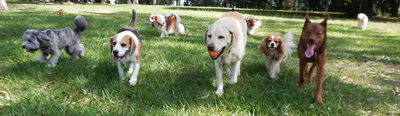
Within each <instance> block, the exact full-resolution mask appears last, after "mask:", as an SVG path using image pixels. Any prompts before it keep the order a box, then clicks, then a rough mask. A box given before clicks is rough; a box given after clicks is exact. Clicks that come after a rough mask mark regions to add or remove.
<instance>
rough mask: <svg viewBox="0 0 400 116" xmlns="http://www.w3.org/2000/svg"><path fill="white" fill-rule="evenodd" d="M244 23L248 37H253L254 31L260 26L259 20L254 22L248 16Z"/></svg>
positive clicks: (252, 18)
mask: <svg viewBox="0 0 400 116" xmlns="http://www.w3.org/2000/svg"><path fill="white" fill-rule="evenodd" d="M246 22H247V32H248V33H249V34H250V35H253V34H254V31H255V30H256V29H258V28H259V27H260V26H261V24H262V22H261V19H260V20H258V21H256V19H255V18H254V17H252V16H248V17H247V19H246Z"/></svg>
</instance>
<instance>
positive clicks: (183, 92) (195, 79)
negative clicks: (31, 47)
mask: <svg viewBox="0 0 400 116" xmlns="http://www.w3.org/2000/svg"><path fill="white" fill-rule="evenodd" d="M8 5H9V8H10V10H9V11H5V12H0V59H1V61H0V91H6V92H7V93H8V94H10V98H11V99H10V100H7V99H6V95H5V94H4V93H0V115H143V114H144V115H400V93H399V90H398V89H397V90H396V88H400V66H399V64H400V57H399V54H400V50H399V49H398V48H399V43H400V23H399V22H398V20H397V21H396V20H374V19H372V20H371V21H370V22H369V23H368V27H367V29H366V30H364V31H362V30H359V29H356V25H357V22H356V19H355V18H356V16H354V18H353V19H344V18H338V17H331V18H330V19H329V20H328V33H327V35H328V38H329V41H328V57H327V64H326V65H325V80H324V84H323V87H322V89H323V92H322V98H323V101H324V104H323V105H319V104H316V103H314V102H313V96H314V91H315V83H314V84H312V85H307V84H306V85H305V88H304V90H303V91H297V90H296V87H297V82H298V78H299V69H298V64H299V63H298V60H299V59H298V57H297V54H296V53H293V54H292V56H291V57H289V58H286V59H284V60H283V62H282V64H281V74H280V75H279V78H278V79H275V80H274V79H271V78H269V76H268V74H267V71H266V69H265V65H264V60H263V59H264V58H263V56H262V54H261V53H260V51H258V49H257V46H258V45H259V43H260V41H261V39H262V38H263V37H264V36H266V35H268V34H281V35H283V34H282V33H281V32H282V31H284V32H287V31H288V30H292V31H293V33H294V34H295V39H294V40H295V43H298V41H299V39H298V38H299V37H300V33H301V29H302V26H303V24H304V20H305V16H304V15H303V14H301V12H299V14H296V13H292V14H288V13H284V12H279V11H276V12H273V11H267V10H250V9H236V10H238V11H239V12H241V13H242V14H243V16H245V17H247V16H254V17H255V18H256V19H262V23H263V24H262V26H261V28H260V29H258V30H256V32H255V34H254V35H249V36H248V39H247V40H248V41H247V46H246V55H245V58H244V59H243V62H242V67H241V75H240V76H239V78H238V83H237V84H236V85H229V84H228V83H227V82H226V79H227V77H224V85H225V86H224V94H223V96H222V97H217V96H216V94H215V91H216V88H215V86H216V77H215V68H214V62H213V61H212V60H211V58H210V57H209V55H208V54H207V50H206V46H205V45H204V44H203V35H204V32H205V30H206V29H207V27H208V26H209V25H211V24H212V23H213V22H214V21H216V20H217V18H218V17H219V16H221V15H222V14H224V13H225V12H226V11H230V10H231V9H230V8H212V7H204V8H201V7H168V6H145V5H34V4H8ZM132 6H134V7H135V9H136V11H137V13H138V20H137V24H136V27H135V28H136V29H137V30H138V31H139V33H140V36H141V39H142V42H143V47H142V52H141V53H142V55H141V68H140V71H139V77H138V83H137V85H135V86H130V85H129V84H128V82H127V81H124V82H122V81H120V80H119V77H118V72H117V66H116V63H114V62H113V61H112V56H109V55H108V52H109V47H108V41H109V39H110V37H111V36H113V35H114V34H116V32H117V31H118V30H119V29H120V28H121V27H123V26H126V25H128V24H129V22H130V20H131V17H132V15H131V7H132ZM60 9H63V13H64V14H63V15H60V16H53V12H55V11H57V10H60ZM151 13H154V14H155V13H157V14H159V13H161V14H167V13H177V14H178V15H180V17H181V18H182V23H183V25H184V26H185V29H186V34H185V35H179V36H175V35H173V34H172V35H170V37H169V38H162V39H160V38H159V37H160V33H159V32H158V31H157V30H156V29H154V28H152V27H151V26H150V25H149V24H148V18H149V16H150V14H151ZM332 14H338V13H332ZM76 15H82V16H83V17H85V19H86V20H87V21H88V25H89V27H88V29H87V31H86V32H85V33H83V34H82V36H81V42H82V43H83V44H84V45H85V52H86V53H85V57H84V58H82V59H79V60H77V61H75V62H73V61H72V58H71V57H70V56H68V55H67V54H66V53H65V51H63V52H62V53H61V56H60V58H59V60H58V63H57V66H56V67H54V68H48V67H46V66H45V65H44V64H40V63H37V62H36V58H37V57H38V56H39V53H40V51H37V52H35V53H33V54H31V53H27V52H25V50H24V49H22V47H21V43H22V41H23V39H22V35H23V33H24V31H25V30H27V29H37V30H45V29H60V28H65V27H69V28H73V27H75V25H74V21H73V20H74V18H75V16H76ZM310 18H311V22H316V23H319V22H321V21H322V20H323V19H324V18H325V17H323V16H316V15H315V14H314V15H312V16H311V17H310ZM296 49H297V48H296ZM294 51H295V52H296V50H294ZM313 79H314V81H313V82H315V77H314V78H313Z"/></svg>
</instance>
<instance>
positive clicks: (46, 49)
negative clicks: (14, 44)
mask: <svg viewBox="0 0 400 116" xmlns="http://www.w3.org/2000/svg"><path fill="white" fill-rule="evenodd" d="M75 25H76V27H75V28H74V29H71V28H64V29H58V30H53V29H47V30H44V31H38V30H33V29H28V30H26V31H25V33H24V35H23V38H24V42H23V43H22V48H24V49H26V52H30V53H34V52H35V51H37V50H40V51H42V53H41V54H40V56H39V57H38V58H37V59H36V61H37V62H40V63H46V66H48V67H54V66H56V64H57V61H58V57H60V53H61V50H62V49H64V48H65V52H67V53H68V54H69V55H70V56H71V57H72V58H73V59H74V60H77V59H78V57H83V56H84V50H85V47H84V46H83V44H81V43H80V34H81V33H82V32H84V31H85V30H86V28H87V22H86V20H85V18H83V17H82V16H80V15H78V16H76V17H75ZM49 55H51V57H50V59H47V56H49Z"/></svg>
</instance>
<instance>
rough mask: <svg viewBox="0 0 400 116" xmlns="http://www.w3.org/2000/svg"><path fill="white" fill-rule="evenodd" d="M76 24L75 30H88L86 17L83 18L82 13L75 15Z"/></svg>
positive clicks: (80, 31)
mask: <svg viewBox="0 0 400 116" xmlns="http://www.w3.org/2000/svg"><path fill="white" fill-rule="evenodd" d="M75 26H76V27H75V28H74V31H75V32H77V33H79V34H81V33H83V32H84V31H85V30H86V28H87V26H88V25H87V22H86V20H85V18H83V17H82V16H81V15H78V16H76V17H75Z"/></svg>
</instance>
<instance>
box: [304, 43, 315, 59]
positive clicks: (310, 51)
mask: <svg viewBox="0 0 400 116" xmlns="http://www.w3.org/2000/svg"><path fill="white" fill-rule="evenodd" d="M314 48H315V44H307V50H306V53H305V54H306V57H307V58H310V57H311V56H313V55H314Z"/></svg>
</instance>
